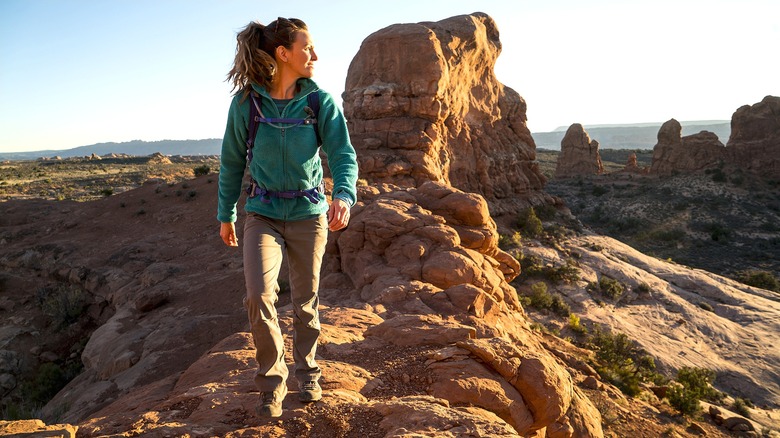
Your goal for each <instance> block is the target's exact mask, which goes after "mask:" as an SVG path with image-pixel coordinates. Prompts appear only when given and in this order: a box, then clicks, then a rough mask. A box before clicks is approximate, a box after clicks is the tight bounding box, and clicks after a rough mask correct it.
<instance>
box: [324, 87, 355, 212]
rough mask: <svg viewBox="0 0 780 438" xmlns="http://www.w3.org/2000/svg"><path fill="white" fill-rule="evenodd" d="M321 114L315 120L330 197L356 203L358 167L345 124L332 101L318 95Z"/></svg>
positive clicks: (328, 95)
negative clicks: (330, 182) (329, 178)
mask: <svg viewBox="0 0 780 438" xmlns="http://www.w3.org/2000/svg"><path fill="white" fill-rule="evenodd" d="M319 93H320V101H321V106H320V113H319V114H318V116H317V119H318V126H319V130H320V132H321V137H322V150H323V151H325V155H327V157H328V168H330V173H331V175H332V176H333V197H334V198H341V199H343V200H345V201H348V202H349V204H350V205H355V203H356V202H357V188H356V184H357V177H358V164H357V155H356V154H355V148H353V147H352V143H351V142H350V140H349V131H348V130H347V121H346V119H344V114H343V113H342V112H341V109H339V107H338V105H336V102H335V101H334V100H333V97H332V96H331V95H330V94H328V93H326V92H324V91H320V92H319Z"/></svg>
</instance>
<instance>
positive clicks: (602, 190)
mask: <svg viewBox="0 0 780 438" xmlns="http://www.w3.org/2000/svg"><path fill="white" fill-rule="evenodd" d="M608 192H609V188H607V187H604V186H593V190H592V191H591V194H592V195H593V196H601V195H604V194H606V193H608Z"/></svg>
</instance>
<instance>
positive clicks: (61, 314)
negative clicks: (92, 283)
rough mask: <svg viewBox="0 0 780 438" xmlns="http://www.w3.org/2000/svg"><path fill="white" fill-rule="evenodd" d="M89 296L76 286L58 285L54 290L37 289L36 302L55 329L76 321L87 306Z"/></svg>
mask: <svg viewBox="0 0 780 438" xmlns="http://www.w3.org/2000/svg"><path fill="white" fill-rule="evenodd" d="M89 298H90V297H89V294H88V293H87V292H85V291H84V290H83V289H81V288H79V287H78V286H73V285H69V286H65V285H59V286H58V287H57V288H56V289H54V290H51V289H48V288H43V289H38V301H39V303H40V305H41V310H42V311H43V313H44V314H45V315H46V316H48V317H49V318H50V319H51V323H52V325H54V326H55V327H58V328H59V327H64V326H67V325H69V324H72V323H74V322H76V321H78V319H79V317H81V315H82V314H83V313H84V310H85V309H86V308H87V306H88V305H89Z"/></svg>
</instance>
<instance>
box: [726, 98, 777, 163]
mask: <svg viewBox="0 0 780 438" xmlns="http://www.w3.org/2000/svg"><path fill="white" fill-rule="evenodd" d="M726 150H727V151H728V156H729V158H730V160H731V161H733V162H734V164H736V165H737V166H739V167H740V168H742V169H745V170H748V171H750V172H753V173H757V174H759V175H763V176H767V177H771V178H778V177H780V97H776V96H766V97H765V98H764V99H763V100H762V101H761V102H759V103H756V104H755V105H752V106H751V105H744V106H742V107H740V108H739V109H737V111H736V112H734V115H733V116H732V117H731V137H730V138H729V141H728V144H727V147H726Z"/></svg>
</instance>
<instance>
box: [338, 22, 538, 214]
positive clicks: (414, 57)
mask: <svg viewBox="0 0 780 438" xmlns="http://www.w3.org/2000/svg"><path fill="white" fill-rule="evenodd" d="M500 52H501V42H500V41H499V36H498V29H497V28H496V24H495V22H494V21H493V19H492V18H490V17H489V16H487V15H485V14H482V13H475V14H473V15H462V16H457V17H452V18H449V19H446V20H442V21H439V22H435V23H432V22H425V23H417V24H397V25H393V26H389V27H387V28H385V29H382V30H380V31H378V32H375V33H374V34H372V35H370V36H369V37H368V38H366V39H365V41H363V44H362V46H361V48H360V51H359V52H358V53H357V55H356V56H355V58H354V59H353V60H352V63H351V65H350V67H349V74H348V77H347V83H346V91H345V92H344V111H345V114H346V116H347V119H348V121H349V128H350V134H351V136H352V140H353V143H354V145H355V148H356V149H357V151H358V159H359V161H360V170H361V176H362V177H363V178H366V179H367V180H368V181H370V182H387V183H392V184H396V185H399V186H402V187H415V186H418V185H420V184H422V183H424V182H426V181H435V182H442V183H445V184H449V185H452V186H453V187H457V188H459V189H461V190H465V191H467V192H476V193H479V194H481V195H483V196H484V197H485V199H486V200H487V201H488V203H489V204H490V207H491V212H493V213H494V214H496V213H501V212H510V211H517V210H518V209H520V208H523V207H527V206H528V204H529V203H541V202H545V201H549V197H548V196H547V195H544V194H543V193H542V192H541V190H542V188H543V186H544V183H545V178H544V176H543V175H542V174H541V172H540V171H539V169H538V165H537V163H536V162H535V158H536V146H535V144H534V141H533V138H531V134H530V132H529V130H528V128H527V126H526V104H525V101H524V100H523V98H522V97H520V96H519V95H518V94H517V93H516V92H515V91H514V90H512V89H511V88H509V87H505V86H504V85H503V84H501V83H500V82H498V80H497V79H496V77H495V74H494V71H493V68H494V65H495V62H496V58H497V57H498V55H499V53H500Z"/></svg>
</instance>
